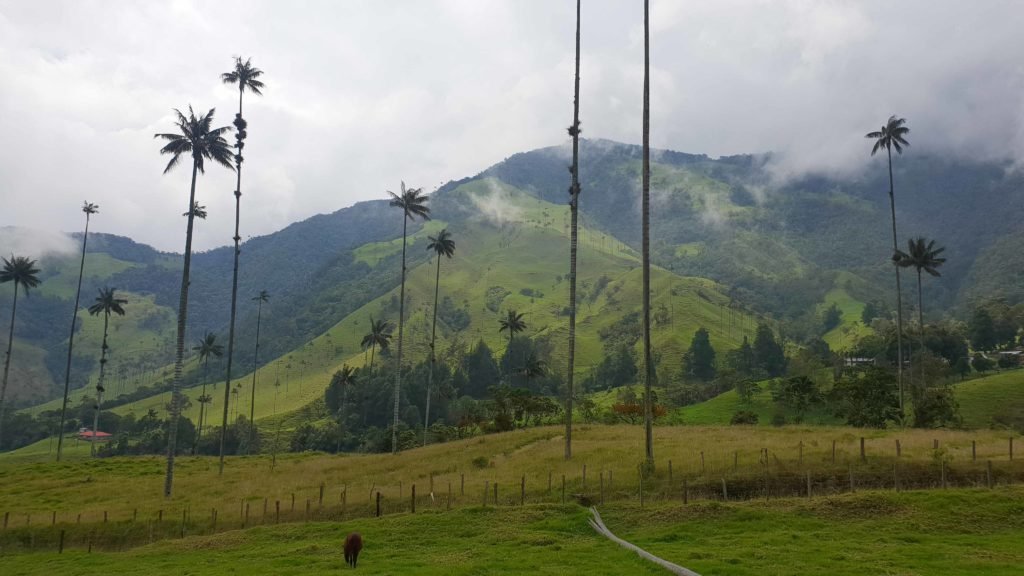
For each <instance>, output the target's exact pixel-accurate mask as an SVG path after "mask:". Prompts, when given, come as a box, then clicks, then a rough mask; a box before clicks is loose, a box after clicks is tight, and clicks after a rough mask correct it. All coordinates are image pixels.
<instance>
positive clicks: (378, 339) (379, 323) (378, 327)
mask: <svg viewBox="0 0 1024 576" xmlns="http://www.w3.org/2000/svg"><path fill="white" fill-rule="evenodd" d="M394 329H395V327H394V326H392V325H391V323H390V322H388V321H387V320H374V319H373V317H372V316H371V317H370V332H369V333H368V334H367V335H366V336H363V341H362V343H361V345H362V347H363V350H366V349H367V348H371V347H377V348H380V349H381V350H387V349H388V345H389V344H391V332H392V331H393V330H394Z"/></svg>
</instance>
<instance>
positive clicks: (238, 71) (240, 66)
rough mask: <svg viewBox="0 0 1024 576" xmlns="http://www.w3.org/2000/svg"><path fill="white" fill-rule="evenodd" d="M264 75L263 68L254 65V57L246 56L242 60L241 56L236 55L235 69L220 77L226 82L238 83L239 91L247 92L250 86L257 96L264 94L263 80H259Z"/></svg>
mask: <svg viewBox="0 0 1024 576" xmlns="http://www.w3.org/2000/svg"><path fill="white" fill-rule="evenodd" d="M262 75H263V70H260V69H259V68H256V67H255V66H253V65H252V59H251V58H246V59H245V62H242V58H241V57H240V56H236V57H235V69H234V70H232V71H231V72H225V73H223V74H221V75H220V79H221V80H222V81H223V82H224V83H225V84H238V91H239V92H245V90H246V89H247V88H248V89H249V92H252V93H253V94H255V95H257V96H263V92H261V91H260V90H262V89H263V82H260V81H259V80H257V78H259V77H260V76H262Z"/></svg>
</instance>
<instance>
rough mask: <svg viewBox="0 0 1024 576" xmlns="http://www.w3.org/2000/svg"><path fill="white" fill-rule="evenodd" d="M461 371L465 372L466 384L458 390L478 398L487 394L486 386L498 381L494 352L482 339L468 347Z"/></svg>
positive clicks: (499, 377) (498, 375) (498, 373)
mask: <svg viewBox="0 0 1024 576" xmlns="http://www.w3.org/2000/svg"><path fill="white" fill-rule="evenodd" d="M463 371H464V372H465V374H466V380H467V383H466V386H464V387H462V388H463V389H461V390H460V391H459V392H460V393H461V394H465V395H468V396H472V397H473V398H476V399H480V398H484V397H485V396H486V395H487V389H488V387H490V386H492V385H494V384H496V383H498V381H499V380H500V379H501V374H500V372H499V370H498V364H497V363H496V362H495V361H494V354H493V353H492V352H491V349H490V347H489V346H487V343H486V342H484V341H483V340H482V339H481V340H480V341H479V342H477V344H476V346H474V347H473V348H472V349H470V351H469V354H466V357H465V358H464V359H463Z"/></svg>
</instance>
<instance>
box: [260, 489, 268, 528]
mask: <svg viewBox="0 0 1024 576" xmlns="http://www.w3.org/2000/svg"><path fill="white" fill-rule="evenodd" d="M260 522H261V523H262V524H266V523H267V497H266V496H264V497H263V518H260Z"/></svg>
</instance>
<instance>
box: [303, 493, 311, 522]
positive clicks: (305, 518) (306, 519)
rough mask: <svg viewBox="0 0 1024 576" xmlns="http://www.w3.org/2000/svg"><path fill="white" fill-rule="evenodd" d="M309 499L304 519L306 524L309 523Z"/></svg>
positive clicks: (307, 499)
mask: <svg viewBox="0 0 1024 576" xmlns="http://www.w3.org/2000/svg"><path fill="white" fill-rule="evenodd" d="M309 504H310V502H309V498H306V516H305V517H304V518H303V520H305V521H306V522H309Z"/></svg>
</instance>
